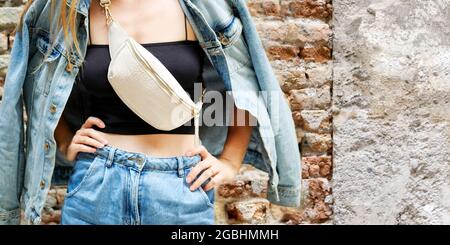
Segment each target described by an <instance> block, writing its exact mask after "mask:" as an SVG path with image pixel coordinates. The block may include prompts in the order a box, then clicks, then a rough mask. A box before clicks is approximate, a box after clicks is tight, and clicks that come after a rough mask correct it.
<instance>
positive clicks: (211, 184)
mask: <svg viewBox="0 0 450 245" xmlns="http://www.w3.org/2000/svg"><path fill="white" fill-rule="evenodd" d="M217 183H220V181H219V175H216V176H215V177H213V178H211V179H210V180H209V182H208V184H206V185H205V186H203V190H204V191H209V190H211V189H212V188H214V187H216V184H217Z"/></svg>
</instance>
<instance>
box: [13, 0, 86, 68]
mask: <svg viewBox="0 0 450 245" xmlns="http://www.w3.org/2000/svg"><path fill="white" fill-rule="evenodd" d="M56 1H57V0H51V10H50V16H49V18H50V23H53V21H52V19H53V16H54V12H55V2H56ZM63 1H64V2H63V3H61V7H60V9H59V15H58V16H59V20H58V21H57V24H56V26H53V24H51V26H50V33H51V34H54V33H58V31H59V30H60V28H61V27H62V29H63V33H64V42H65V44H66V53H67V57H68V58H69V59H70V57H71V56H70V53H71V52H72V51H73V50H74V49H75V50H76V52H77V54H79V55H81V51H80V46H79V43H78V40H77V27H76V17H77V11H76V6H77V4H78V2H79V0H72V2H71V4H70V6H69V11H68V12H67V6H66V4H65V2H66V0H63ZM33 2H34V1H33V0H28V2H27V3H26V5H25V7H24V9H23V11H22V13H21V16H20V20H19V24H18V25H17V27H16V31H20V30H21V29H22V25H23V17H24V15H25V14H26V12H27V11H28V9H29V8H30V6H31V5H32V4H33ZM52 36H54V35H52ZM53 42H55V40H53ZM54 45H56V43H52V44H51V46H52V47H54ZM50 51H51V49H50ZM49 53H50V52H49ZM68 69H70V70H72V63H71V62H70V60H69V63H68Z"/></svg>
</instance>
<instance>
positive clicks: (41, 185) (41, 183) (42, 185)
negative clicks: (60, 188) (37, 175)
mask: <svg viewBox="0 0 450 245" xmlns="http://www.w3.org/2000/svg"><path fill="white" fill-rule="evenodd" d="M39 185H40V187H41V189H44V188H45V181H44V180H41V182H40V183H39Z"/></svg>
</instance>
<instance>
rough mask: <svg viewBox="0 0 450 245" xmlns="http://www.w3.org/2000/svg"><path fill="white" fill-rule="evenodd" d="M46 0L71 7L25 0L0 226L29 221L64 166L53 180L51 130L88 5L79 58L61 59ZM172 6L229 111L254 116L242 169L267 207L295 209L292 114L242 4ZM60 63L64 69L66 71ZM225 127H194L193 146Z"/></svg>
mask: <svg viewBox="0 0 450 245" xmlns="http://www.w3.org/2000/svg"><path fill="white" fill-rule="evenodd" d="M51 2H54V3H55V6H54V7H55V9H56V10H59V9H60V8H61V5H63V4H65V5H66V6H64V5H63V7H68V6H69V5H70V4H71V3H72V0H65V1H47V0H35V1H33V4H32V5H31V6H30V8H29V10H28V11H27V13H26V14H25V16H24V19H23V26H22V28H21V30H19V31H18V32H16V34H15V37H14V45H13V47H12V50H11V55H10V64H9V68H8V71H7V76H6V79H5V85H4V93H3V98H2V102H1V104H0V224H18V223H19V217H20V209H22V210H24V218H25V220H26V221H27V222H28V223H32V224H39V223H40V221H41V212H42V209H43V206H44V203H45V200H46V197H47V194H48V191H49V188H50V185H51V182H52V180H53V181H60V182H61V181H62V179H61V178H59V177H64V176H66V177H67V175H65V174H64V171H66V172H65V173H67V169H66V170H62V171H63V173H62V175H59V177H55V178H54V177H53V174H54V172H55V173H56V174H61V172H60V170H58V169H59V168H61V167H60V165H67V164H65V163H64V160H63V163H58V162H57V161H59V160H60V159H61V158H60V157H57V154H58V153H57V151H58V149H57V144H56V141H55V137H54V131H55V128H56V126H57V123H58V121H59V119H60V117H61V115H62V112H63V110H64V108H65V105H66V102H67V100H68V98H69V95H70V93H71V90H72V86H73V83H74V81H75V79H76V77H77V74H78V71H79V67H80V66H81V63H82V62H83V60H84V56H85V54H86V47H87V41H88V31H87V30H88V26H89V15H88V12H89V7H90V4H98V1H97V0H92V1H91V0H79V1H78V4H77V5H76V11H77V17H76V20H75V21H76V26H77V27H78V30H77V31H78V34H77V37H76V38H77V40H78V42H79V46H80V50H81V54H78V53H76V52H75V51H73V52H71V53H68V52H67V48H66V44H65V42H64V38H63V32H62V31H59V32H56V33H57V35H55V36H51V35H50V29H51V26H56V24H57V21H58V19H59V16H57V15H58V13H59V11H55V15H54V16H53V18H52V19H50V18H49V17H50V12H51ZM179 3H180V5H181V8H182V9H183V11H184V13H185V15H186V17H187V19H188V21H189V23H190V24H191V26H192V28H193V31H194V33H195V34H196V36H197V39H198V41H199V43H200V45H201V47H202V49H203V50H204V52H205V54H206V55H207V57H208V59H209V60H210V63H211V64H212V66H213V67H214V68H215V71H216V73H217V79H216V80H215V82H216V83H223V84H222V85H223V87H224V88H225V89H226V91H227V93H228V92H229V93H231V95H232V98H233V100H234V103H235V105H236V107H238V108H240V109H243V110H247V111H249V112H250V113H251V114H252V115H253V116H254V117H255V118H256V119H257V122H258V124H257V126H255V127H254V130H253V132H252V135H251V139H250V143H249V146H248V148H247V151H246V153H245V158H244V163H247V164H251V165H253V166H255V167H256V168H258V169H260V170H262V171H265V172H266V173H268V175H269V181H268V190H267V199H268V200H269V201H270V202H272V203H274V204H278V205H283V206H294V207H297V206H299V205H300V189H301V175H300V170H301V161H300V159H301V156H300V150H299V146H298V142H297V137H296V132H295V126H294V121H293V118H292V113H291V111H290V108H289V106H288V104H287V101H286V100H285V98H284V94H283V92H282V91H281V89H280V86H279V82H278V81H277V79H276V77H275V74H274V72H273V70H272V67H271V65H270V62H269V60H268V58H267V56H266V53H265V50H264V48H263V46H262V43H261V41H260V39H259V36H258V33H257V31H256V28H255V25H254V23H253V21H252V19H251V16H250V13H249V11H248V9H247V3H246V1H245V0H222V1H217V0H179ZM50 20H52V23H50ZM52 43H55V45H54V46H52V45H51V44H52ZM45 54H48V56H46V55H45ZM69 63H71V64H73V69H67V67H68V64H69ZM199 82H200V81H199ZM211 87H212V86H211ZM206 89H207V90H208V87H206ZM261 94H264V96H261ZM205 99H208V98H205ZM211 106H212V105H211ZM207 108H209V107H206V108H205V107H204V110H206V109H207ZM202 113H203V112H202ZM24 114H26V115H27V121H26V123H25V121H24V119H23V115H24ZM227 129H228V127H227V126H226V125H225V126H210V125H206V124H201V126H200V139H201V143H202V144H203V145H204V146H205V147H206V148H207V149H208V151H209V152H210V153H211V154H213V155H214V156H216V157H218V156H220V154H221V153H222V150H223V146H224V143H225V140H226V137H227V132H228V131H227ZM55 166H56V168H55ZM69 167H70V166H69ZM69 167H66V168H69ZM62 168H64V167H62ZM55 169H56V170H55ZM58 178H59V180H58Z"/></svg>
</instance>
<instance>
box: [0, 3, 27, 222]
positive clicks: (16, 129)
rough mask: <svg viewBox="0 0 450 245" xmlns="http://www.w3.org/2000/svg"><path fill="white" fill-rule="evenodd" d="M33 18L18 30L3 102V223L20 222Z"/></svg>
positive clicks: (0, 204)
mask: <svg viewBox="0 0 450 245" xmlns="http://www.w3.org/2000/svg"><path fill="white" fill-rule="evenodd" d="M28 14H30V12H28ZM28 14H27V15H28ZM30 19H32V18H28V16H25V21H24V22H23V24H22V28H21V29H20V30H18V31H17V32H16V34H15V37H14V44H13V47H12V50H11V59H10V63H9V66H8V67H9V69H8V72H7V75H6V80H5V85H4V94H3V98H2V102H1V104H0V224H19V217H20V210H19V206H20V204H19V199H20V197H19V195H20V191H21V189H22V186H23V182H22V178H21V176H22V175H23V173H22V172H21V171H20V170H21V169H23V167H24V166H25V149H24V134H25V130H24V120H23V112H24V111H23V106H24V103H23V93H22V92H23V85H24V83H25V75H26V73H27V69H28V58H29V45H30V37H29V32H28V26H29V24H30Z"/></svg>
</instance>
